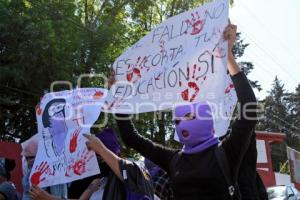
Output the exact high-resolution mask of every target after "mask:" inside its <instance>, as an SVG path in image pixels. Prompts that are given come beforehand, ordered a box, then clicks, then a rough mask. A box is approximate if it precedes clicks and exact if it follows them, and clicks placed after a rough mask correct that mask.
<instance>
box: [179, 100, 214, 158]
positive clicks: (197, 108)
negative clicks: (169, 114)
mask: <svg viewBox="0 0 300 200" xmlns="http://www.w3.org/2000/svg"><path fill="white" fill-rule="evenodd" d="M175 122H176V126H175V127H176V132H177V135H178V138H179V140H180V142H181V143H182V144H184V146H183V152H184V153H187V154H192V153H198V152H201V151H203V150H205V149H207V148H209V147H211V146H213V145H215V144H217V143H218V142H219V141H218V138H217V136H215V134H214V124H213V118H212V113H211V109H210V107H209V105H208V104H206V103H202V104H200V103H196V104H191V105H183V106H178V107H176V108H175Z"/></svg>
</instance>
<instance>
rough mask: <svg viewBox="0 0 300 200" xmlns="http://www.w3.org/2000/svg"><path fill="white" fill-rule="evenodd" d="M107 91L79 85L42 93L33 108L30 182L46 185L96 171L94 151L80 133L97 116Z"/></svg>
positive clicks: (96, 172) (70, 179) (85, 130)
mask: <svg viewBox="0 0 300 200" xmlns="http://www.w3.org/2000/svg"><path fill="white" fill-rule="evenodd" d="M106 95H107V91H106V90H104V89H99V88H82V89H75V90H68V91H62V92H54V93H48V94H46V95H45V96H44V97H43V98H42V100H41V102H40V104H39V106H38V108H37V110H36V115H37V122H38V132H39V145H38V153H37V156H36V159H35V162H34V165H33V168H32V171H31V174H30V182H31V184H33V185H38V186H40V187H46V186H50V185H56V184H61V183H67V182H71V181H74V180H78V179H82V178H85V177H88V176H91V175H95V174H98V173H99V167H98V163H97V159H96V156H95V153H94V152H93V151H88V150H87V148H86V145H85V138H84V137H83V135H82V133H90V128H91V127H92V125H93V124H94V123H95V121H96V120H97V119H98V117H99V115H100V111H101V107H102V102H103V101H104V97H106Z"/></svg>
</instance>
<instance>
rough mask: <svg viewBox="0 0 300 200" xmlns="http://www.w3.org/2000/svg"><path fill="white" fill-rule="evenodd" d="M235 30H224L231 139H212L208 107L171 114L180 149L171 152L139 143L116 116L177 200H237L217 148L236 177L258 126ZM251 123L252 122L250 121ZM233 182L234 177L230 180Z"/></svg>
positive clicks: (125, 134)
mask: <svg viewBox="0 0 300 200" xmlns="http://www.w3.org/2000/svg"><path fill="white" fill-rule="evenodd" d="M236 29H237V27H236V26H235V25H232V24H229V25H228V26H227V27H226V29H225V30H224V39H225V40H227V41H228V71H229V73H230V75H231V79H232V81H233V84H234V87H235V90H236V93H237V97H238V101H239V108H240V109H241V110H240V113H241V114H242V115H240V116H239V117H238V118H237V119H236V120H235V121H234V123H233V126H232V130H231V133H230V136H229V137H228V138H226V139H225V140H224V141H222V143H220V142H219V140H218V138H217V136H215V135H214V127H213V119H212V116H211V113H212V112H211V108H210V106H209V105H208V104H207V103H205V102H204V103H196V104H191V105H183V106H178V107H176V108H175V111H174V114H175V116H174V117H175V127H176V133H177V134H178V137H179V140H180V142H181V143H182V144H183V148H182V149H180V150H175V149H169V148H167V147H165V146H161V145H158V144H156V143H154V142H152V141H151V140H149V139H146V138H144V137H142V136H141V135H140V134H139V133H138V131H137V130H136V129H135V127H134V125H133V123H132V122H131V121H130V120H128V115H127V116H126V115H120V114H119V115H117V116H116V117H117V124H118V126H119V130H120V132H121V137H122V139H123V141H124V142H125V144H126V145H128V146H129V147H132V148H134V149H135V150H137V151H138V152H139V153H141V154H142V155H143V156H144V157H146V158H148V159H150V160H151V161H153V162H154V163H155V164H157V165H158V166H159V167H160V168H162V169H163V170H165V171H166V172H167V173H168V175H169V176H170V182H171V187H172V189H173V191H174V197H175V199H188V200H199V199H204V200H206V199H216V200H227V199H237V198H238V197H237V196H234V197H233V196H231V195H232V194H233V193H232V192H233V191H234V190H232V188H231V187H230V189H231V190H230V191H229V187H228V183H227V181H226V178H225V176H224V173H223V171H222V168H221V167H220V164H219V162H218V161H219V159H218V158H217V154H216V153H215V152H216V148H219V147H218V145H221V147H222V148H223V149H224V153H225V155H226V156H227V160H228V163H229V170H230V172H231V174H233V175H236V174H237V173H238V170H239V166H240V162H241V160H242V159H243V156H244V153H245V151H246V149H247V147H248V144H249V140H250V138H251V134H252V132H253V129H254V127H255V124H256V111H255V108H256V105H255V103H256V98H255V95H254V93H253V90H252V88H251V86H250V84H249V82H248V80H247V78H246V76H245V74H244V73H243V72H241V71H240V69H239V67H238V65H237V63H236V61H235V58H234V56H233V53H232V48H233V45H234V42H235V40H236ZM250 118H251V119H250ZM234 177H235V179H236V176H234Z"/></svg>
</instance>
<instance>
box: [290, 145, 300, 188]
mask: <svg viewBox="0 0 300 200" xmlns="http://www.w3.org/2000/svg"><path fill="white" fill-rule="evenodd" d="M287 156H288V159H289V165H290V174H291V180H292V182H294V183H300V152H299V151H296V150H295V149H292V148H290V147H287Z"/></svg>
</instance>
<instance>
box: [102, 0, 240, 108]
mask: <svg viewBox="0 0 300 200" xmlns="http://www.w3.org/2000/svg"><path fill="white" fill-rule="evenodd" d="M227 24H228V1H227V0H215V1H213V2H211V3H207V4H205V5H203V6H200V7H198V8H195V9H193V10H190V11H187V12H185V13H182V14H180V15H177V16H174V17H171V18H169V19H168V20H166V21H164V22H163V23H161V24H159V25H158V26H157V27H156V28H154V29H153V30H152V31H151V32H150V33H149V34H147V35H146V36H145V37H143V38H142V39H140V40H139V41H138V42H137V43H135V44H134V45H133V46H132V47H130V48H129V49H128V50H127V51H125V52H124V53H123V54H122V55H121V56H120V57H119V58H117V60H116V61H115V62H114V64H113V69H114V72H115V77H116V83H115V84H114V85H113V86H112V87H111V90H110V93H109V95H108V98H107V101H106V106H105V109H106V110H107V112H117V113H142V112H149V111H157V110H164V109H169V108H172V107H173V106H174V104H176V103H195V102H201V101H207V100H208V101H216V100H217V99H218V100H219V101H224V100H220V99H222V98H224V96H225V95H226V94H227V92H228V91H229V92H230V91H231V88H232V84H231V80H230V78H228V74H227V49H228V47H227V42H225V41H224V39H223V30H224V28H225V27H226V25H227ZM228 87H229V88H228ZM232 104H235V102H234V103H232Z"/></svg>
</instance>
